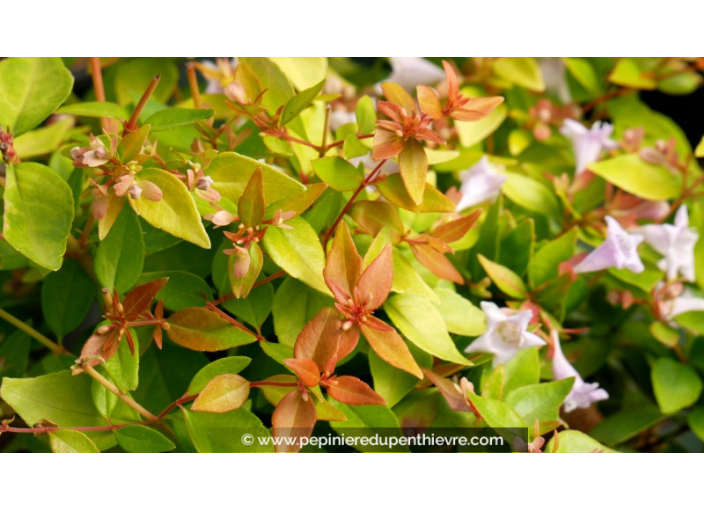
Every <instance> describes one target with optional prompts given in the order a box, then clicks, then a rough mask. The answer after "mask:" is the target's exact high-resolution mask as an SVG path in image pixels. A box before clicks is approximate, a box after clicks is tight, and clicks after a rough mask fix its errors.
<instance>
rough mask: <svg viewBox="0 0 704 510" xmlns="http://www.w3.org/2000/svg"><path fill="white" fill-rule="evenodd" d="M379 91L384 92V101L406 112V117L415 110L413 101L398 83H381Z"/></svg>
mask: <svg viewBox="0 0 704 510" xmlns="http://www.w3.org/2000/svg"><path fill="white" fill-rule="evenodd" d="M381 90H382V91H383V92H384V97H386V99H388V100H389V101H391V102H393V103H396V104H397V105H399V106H400V107H401V108H403V109H404V110H406V113H407V114H408V115H410V114H411V113H413V112H414V111H415V110H416V102H415V101H413V98H412V97H411V95H410V94H409V93H408V92H406V91H405V90H404V89H403V87H401V85H399V84H398V83H393V82H390V81H387V82H385V83H382V84H381Z"/></svg>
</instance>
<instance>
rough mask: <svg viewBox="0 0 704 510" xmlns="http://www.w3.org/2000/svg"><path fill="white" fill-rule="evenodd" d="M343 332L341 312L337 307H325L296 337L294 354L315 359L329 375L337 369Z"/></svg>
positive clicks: (314, 361)
mask: <svg viewBox="0 0 704 510" xmlns="http://www.w3.org/2000/svg"><path fill="white" fill-rule="evenodd" d="M343 333H344V331H343V329H342V326H341V325H340V313H339V312H338V311H337V310H336V309H335V308H323V309H322V310H321V311H320V312H318V314H317V315H316V316H315V317H313V320H312V321H310V322H309V323H308V324H306V325H305V327H304V328H303V330H302V331H301V332H300V334H299V335H298V338H296V344H295V345H294V347H293V355H294V356H295V357H296V359H309V360H311V361H313V363H315V364H316V365H317V366H318V368H320V370H321V371H322V372H323V373H325V374H326V375H329V374H331V373H332V371H333V370H334V369H335V363H336V362H337V359H338V358H337V351H338V344H339V338H340V336H341V335H342V334H343Z"/></svg>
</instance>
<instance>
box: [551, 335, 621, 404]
mask: <svg viewBox="0 0 704 510" xmlns="http://www.w3.org/2000/svg"><path fill="white" fill-rule="evenodd" d="M552 340H553V344H554V348H555V352H554V354H553V357H552V373H553V375H554V376H555V380H558V381H560V380H562V379H567V378H568V377H574V385H573V386H572V391H570V393H569V395H567V397H565V401H564V403H563V406H564V408H565V412H567V413H569V412H571V411H574V410H575V409H578V408H581V409H584V408H587V407H589V406H590V405H592V404H593V403H594V402H599V401H600V400H606V399H608V398H609V394H608V393H607V392H606V390H604V389H603V388H599V383H586V382H584V379H582V377H581V376H580V375H579V372H577V370H575V368H574V367H573V366H572V365H571V364H570V362H569V361H567V358H565V355H564V354H563V353H562V346H561V345H560V338H559V336H558V334H557V331H555V330H553V331H552Z"/></svg>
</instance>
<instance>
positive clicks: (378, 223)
mask: <svg viewBox="0 0 704 510" xmlns="http://www.w3.org/2000/svg"><path fill="white" fill-rule="evenodd" d="M348 214H349V215H350V216H351V217H352V219H354V221H355V222H357V224H358V225H359V226H360V227H361V228H362V230H364V231H365V232H367V233H368V234H371V235H372V236H374V237H376V236H377V235H378V234H379V232H381V229H383V228H384V227H387V226H388V227H391V229H392V232H391V234H392V239H393V236H394V235H395V237H397V238H398V239H399V240H400V234H402V233H403V231H404V226H403V221H401V216H400V215H399V213H398V209H396V208H395V207H394V206H393V205H391V204H389V203H388V202H381V201H374V202H372V201H370V200H359V201H357V202H355V203H354V205H352V207H350V210H349V212H348ZM394 241H395V242H396V241H397V240H394Z"/></svg>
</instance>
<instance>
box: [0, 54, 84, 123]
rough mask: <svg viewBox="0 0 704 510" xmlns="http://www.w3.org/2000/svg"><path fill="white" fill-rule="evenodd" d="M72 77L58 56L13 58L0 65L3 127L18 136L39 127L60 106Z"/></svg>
mask: <svg viewBox="0 0 704 510" xmlns="http://www.w3.org/2000/svg"><path fill="white" fill-rule="evenodd" d="M72 86H73V76H72V75H71V73H70V72H69V71H68V69H66V67H64V64H63V62H62V61H61V59H60V58H58V57H39V58H28V57H11V58H8V59H7V60H4V61H2V62H0V126H3V128H6V127H7V126H9V127H10V130H11V131H12V132H13V133H14V134H15V135H21V134H22V133H24V132H26V131H29V130H30V129H32V128H34V127H36V126H37V125H39V124H40V123H41V122H42V121H43V120H44V119H46V118H47V117H48V116H49V115H51V114H52V113H54V111H55V110H56V109H57V108H58V107H59V106H61V103H63V102H64V101H65V100H66V98H67V97H68V95H69V94H70V93H71V87H72Z"/></svg>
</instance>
